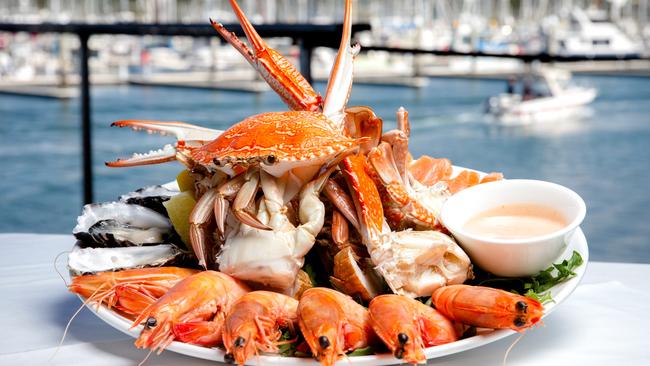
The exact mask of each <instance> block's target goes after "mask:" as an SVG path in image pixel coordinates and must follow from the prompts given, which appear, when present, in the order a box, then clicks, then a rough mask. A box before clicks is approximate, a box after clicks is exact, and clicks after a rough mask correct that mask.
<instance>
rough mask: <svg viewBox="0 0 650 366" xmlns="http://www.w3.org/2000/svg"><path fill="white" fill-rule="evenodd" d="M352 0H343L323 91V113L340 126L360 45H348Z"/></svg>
mask: <svg viewBox="0 0 650 366" xmlns="http://www.w3.org/2000/svg"><path fill="white" fill-rule="evenodd" d="M351 3H352V0H346V1H345V18H344V20H343V34H342V35H341V44H340V46H339V52H338V54H337V55H336V61H335V62H334V66H332V71H331V73H330V78H329V82H328V83H327V91H326V92H325V103H324V104H323V114H324V115H325V116H327V118H329V119H330V120H331V121H332V122H334V123H335V124H336V125H338V126H342V124H343V119H344V118H345V106H346V105H347V103H348V99H349V98H350V91H351V90H352V70H353V62H354V58H355V56H356V55H357V54H359V51H360V50H361V46H359V44H355V45H354V46H351V45H350V38H351V37H352V4H351Z"/></svg>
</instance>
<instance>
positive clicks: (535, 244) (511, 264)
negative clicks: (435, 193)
mask: <svg viewBox="0 0 650 366" xmlns="http://www.w3.org/2000/svg"><path fill="white" fill-rule="evenodd" d="M516 203H531V204H538V205H543V206H547V207H550V208H552V209H555V210H557V211H558V212H560V213H561V214H562V215H563V216H564V217H565V219H566V220H567V223H568V224H567V226H565V227H564V228H562V229H560V230H558V231H555V232H553V233H550V234H547V235H542V236H535V237H530V238H524V239H496V238H490V237H484V236H481V235H476V234H475V233H468V232H467V231H466V230H464V229H463V226H464V225H465V223H466V222H467V221H468V220H469V219H471V218H472V217H474V216H475V215H477V214H479V213H481V212H484V211H486V210H489V209H491V208H495V207H498V206H501V205H508V204H516ZM586 211H587V209H586V206H585V202H584V201H583V200H582V198H581V197H580V196H579V195H578V194H577V193H575V192H574V191H572V190H570V189H568V188H566V187H563V186H561V185H559V184H555V183H550V182H544V181H539V180H526V179H508V180H502V181H497V182H490V183H484V184H479V185H476V186H474V187H470V188H467V189H464V190H462V191H460V192H458V193H456V194H455V195H453V196H451V197H450V198H449V199H448V200H447V202H445V204H444V206H443V207H442V211H441V214H440V217H441V220H442V223H443V224H444V225H445V226H446V227H447V229H449V231H450V232H451V233H452V234H453V236H454V237H455V238H456V240H457V241H458V243H459V244H460V246H461V247H462V248H463V249H464V250H465V252H466V253H467V254H468V255H469V256H470V258H471V259H472V262H473V263H474V264H476V265H478V266H479V267H481V268H482V269H484V270H486V271H488V272H491V273H494V274H495V275H499V276H506V277H520V276H531V275H534V274H537V273H538V272H540V271H542V270H544V269H546V268H548V267H549V266H550V265H551V264H552V263H554V262H555V261H558V260H559V259H560V257H561V256H562V255H563V253H564V251H565V249H566V247H567V244H568V243H569V242H570V239H571V236H572V235H573V233H574V232H575V230H576V228H577V227H578V226H579V225H580V223H582V220H583V219H584V218H585V214H586Z"/></svg>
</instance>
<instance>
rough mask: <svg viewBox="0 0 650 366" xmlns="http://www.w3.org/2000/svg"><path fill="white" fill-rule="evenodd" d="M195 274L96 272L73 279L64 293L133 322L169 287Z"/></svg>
mask: <svg viewBox="0 0 650 366" xmlns="http://www.w3.org/2000/svg"><path fill="white" fill-rule="evenodd" d="M196 272H197V271H196V270H193V269H187V268H179V267H156V268H140V269H127V270H123V271H116V272H111V271H109V272H99V273H96V274H89V275H83V276H77V277H74V278H73V279H72V283H71V284H70V285H69V286H68V290H70V292H74V293H76V294H78V295H81V296H83V297H85V298H86V299H87V301H88V302H90V303H97V304H98V305H99V304H101V303H104V304H105V305H106V306H107V307H108V308H109V309H110V308H113V307H114V308H116V309H117V310H119V311H121V312H122V313H124V314H125V315H126V316H127V317H130V318H131V319H133V318H135V317H137V316H138V315H140V313H141V312H142V311H143V310H144V309H146V308H147V307H148V306H149V305H151V304H153V303H154V302H156V300H158V299H159V298H160V297H161V296H163V295H164V294H165V293H166V292H167V291H168V290H169V289H170V288H171V287H172V286H174V285H175V284H177V283H178V282H179V281H181V280H182V279H184V278H186V277H188V276H190V275H192V274H194V273H196Z"/></svg>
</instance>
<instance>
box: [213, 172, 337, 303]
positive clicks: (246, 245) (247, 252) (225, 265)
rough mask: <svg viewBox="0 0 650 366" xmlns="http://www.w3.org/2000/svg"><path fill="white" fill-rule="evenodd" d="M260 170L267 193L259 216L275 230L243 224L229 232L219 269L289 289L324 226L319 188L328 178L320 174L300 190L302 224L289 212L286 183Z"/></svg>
mask: <svg viewBox="0 0 650 366" xmlns="http://www.w3.org/2000/svg"><path fill="white" fill-rule="evenodd" d="M260 174H261V181H262V190H263V191H264V197H263V198H262V199H261V200H260V204H259V208H258V212H257V218H258V220H260V222H262V223H264V224H265V225H268V226H270V227H271V228H272V230H259V229H255V228H252V227H250V226H248V225H245V224H240V225H239V226H238V227H236V228H235V229H234V230H232V231H231V232H230V233H229V235H228V236H227V238H226V243H225V244H224V246H223V247H222V250H221V253H220V254H219V256H218V257H217V262H218V263H219V270H220V271H222V272H224V273H227V274H229V275H231V276H233V277H235V278H239V279H241V280H245V281H251V282H255V283H258V284H261V285H263V286H268V287H271V288H274V289H278V290H286V289H288V288H290V287H291V286H293V285H294V282H295V280H296V277H297V275H298V270H300V268H301V267H302V265H303V264H304V257H305V255H306V254H307V252H308V251H309V250H310V249H311V248H312V246H313V245H314V243H315V242H316V235H317V234H318V232H320V230H321V228H322V227H323V223H324V221H325V206H324V205H323V202H321V200H320V199H319V197H318V192H319V190H320V186H321V185H322V184H323V183H324V181H325V179H324V178H323V176H321V178H319V179H317V180H315V181H312V182H310V183H308V184H307V185H306V186H305V187H304V188H303V189H302V191H301V192H300V208H299V212H298V214H299V219H300V222H301V224H300V225H298V226H294V225H293V224H292V223H291V222H290V221H289V219H288V218H287V216H286V207H285V204H286V202H284V200H283V198H282V197H283V195H284V193H285V192H284V187H285V186H284V185H282V184H278V179H277V178H275V177H273V176H271V175H270V174H268V173H265V172H261V173H260ZM317 181H318V182H317Z"/></svg>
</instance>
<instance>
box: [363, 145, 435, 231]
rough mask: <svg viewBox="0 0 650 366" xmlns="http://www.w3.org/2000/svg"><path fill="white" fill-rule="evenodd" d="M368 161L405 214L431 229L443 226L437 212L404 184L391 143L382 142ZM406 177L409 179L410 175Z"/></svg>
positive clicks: (389, 194)
mask: <svg viewBox="0 0 650 366" xmlns="http://www.w3.org/2000/svg"><path fill="white" fill-rule="evenodd" d="M368 161H369V162H370V164H371V165H372V167H373V169H374V170H375V171H376V172H377V176H378V177H379V179H380V180H381V183H382V184H383V185H384V187H385V189H386V192H387V194H388V196H389V198H390V200H391V201H392V202H395V203H396V204H397V205H398V206H399V207H400V211H401V212H403V213H404V215H406V216H407V217H408V218H410V219H412V220H413V221H415V222H416V223H417V224H419V225H422V226H425V227H427V228H430V229H437V228H440V227H441V225H440V223H439V222H438V220H437V218H436V215H435V213H434V212H432V211H431V210H429V209H428V208H427V207H425V206H424V205H422V204H421V203H420V202H419V200H417V199H416V197H414V196H412V195H411V194H409V189H408V186H407V185H405V184H404V178H403V177H402V176H401V175H400V172H399V168H398V166H397V165H396V163H395V160H394V159H393V154H392V151H391V148H390V145H388V144H387V143H385V142H383V143H381V144H380V145H379V147H378V148H376V149H374V150H373V151H371V152H370V154H369V155H368ZM404 168H405V167H404ZM406 178H407V179H408V177H406Z"/></svg>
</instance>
